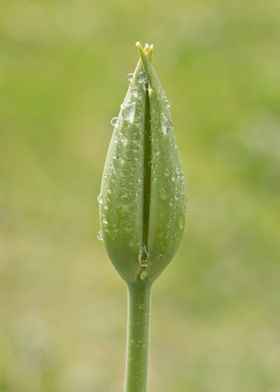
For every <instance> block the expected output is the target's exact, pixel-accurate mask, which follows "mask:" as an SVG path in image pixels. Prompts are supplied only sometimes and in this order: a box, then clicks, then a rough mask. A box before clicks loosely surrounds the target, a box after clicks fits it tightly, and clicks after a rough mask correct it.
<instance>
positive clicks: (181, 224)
mask: <svg viewBox="0 0 280 392" xmlns="http://www.w3.org/2000/svg"><path fill="white" fill-rule="evenodd" d="M178 226H179V229H180V230H183V228H184V220H183V218H182V217H180V219H179V222H178Z"/></svg>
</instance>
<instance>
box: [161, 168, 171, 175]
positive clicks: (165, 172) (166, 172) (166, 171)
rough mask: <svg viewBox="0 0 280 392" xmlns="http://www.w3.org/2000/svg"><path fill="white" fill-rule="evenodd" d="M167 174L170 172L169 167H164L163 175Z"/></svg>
mask: <svg viewBox="0 0 280 392" xmlns="http://www.w3.org/2000/svg"><path fill="white" fill-rule="evenodd" d="M169 174H170V172H169V169H167V168H166V169H165V170H164V172H163V175H164V176H165V177H168V176H169Z"/></svg>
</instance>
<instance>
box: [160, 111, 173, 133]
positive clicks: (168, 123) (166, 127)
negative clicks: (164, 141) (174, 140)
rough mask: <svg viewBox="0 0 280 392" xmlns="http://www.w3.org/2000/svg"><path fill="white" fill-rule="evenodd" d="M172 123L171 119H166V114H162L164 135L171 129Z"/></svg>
mask: <svg viewBox="0 0 280 392" xmlns="http://www.w3.org/2000/svg"><path fill="white" fill-rule="evenodd" d="M171 127H172V123H171V121H170V120H169V118H167V117H166V115H165V114H164V113H161V129H162V133H163V134H164V135H166V134H167V132H168V131H169V130H170V129H171Z"/></svg>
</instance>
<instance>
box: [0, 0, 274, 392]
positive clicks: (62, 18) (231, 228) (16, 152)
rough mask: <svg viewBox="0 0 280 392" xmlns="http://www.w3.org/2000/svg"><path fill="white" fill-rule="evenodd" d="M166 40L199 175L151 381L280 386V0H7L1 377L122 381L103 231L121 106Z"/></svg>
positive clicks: (117, 289) (120, 316)
mask: <svg viewBox="0 0 280 392" xmlns="http://www.w3.org/2000/svg"><path fill="white" fill-rule="evenodd" d="M137 40H140V41H142V42H143V43H144V42H146V41H147V42H152V43H154V45H155V53H154V60H153V61H154V64H155V66H156V68H157V71H158V73H159V75H160V79H161V81H162V84H163V87H164V88H165V90H166V91H167V96H168V98H169V100H170V101H171V103H172V107H171V109H172V117H173V122H174V123H175V128H176V137H177V142H178V145H179V151H180V154H181V158H182V161H183V165H184V171H185V174H186V183H187V187H188V219H187V227H186V231H185V236H184V239H183V243H182V245H181V247H180V249H179V251H178V253H177V255H176V257H175V259H174V260H173V262H172V263H171V264H170V266H169V267H168V269H167V270H166V271H165V272H164V273H163V275H162V276H161V278H160V279H159V280H158V282H157V283H156V284H155V286H154V291H153V314H152V331H151V338H152V344H151V367H150V379H149V391H153V392H156V391H161V392H170V391H172V392H184V391H188V392H237V391H238V392H279V391H280V332H279V331H280V266H279V261H280V254H279V253H280V252H279V249H280V248H279V221H280V213H279V196H280V178H279V162H280V133H279V132H280V51H279V42H280V3H279V1H278V0H266V1H265V2H264V1H261V0H256V1H241V0H235V1H230V0H229V1H223V0H220V1H219V0H216V1H214V0H213V1H211V0H199V1H194V0H187V1H186V0H173V1H172V2H165V1H159V0H151V1H145V0H144V1H136V2H134V1H128V0H119V1H113V0H103V1H97V0H69V1H63V0H60V1H59V0H48V1H47V0H45V1H43V0H36V1H31V0H1V1H0V391H1V392H118V391H121V390H122V382H123V372H124V355H125V346H124V344H125V328H126V289H125V285H124V283H123V282H122V281H121V280H120V278H119V276H118V275H117V273H116V272H115V270H114V269H113V267H112V266H111V264H110V262H109V260H108V257H107V255H106V253H105V250H104V247H103V244H102V242H100V241H98V240H97V239H96V234H97V232H98V229H99V222H98V206H97V201H96V198H97V195H98V193H99V185H100V179H101V175H102V169H103V163H104V159H105V155H106V151H107V147H108V143H109V140H110V137H111V132H112V127H111V125H110V119H111V118H112V117H113V116H114V115H115V114H116V113H117V112H118V110H119V105H120V103H121V101H122V99H123V97H124V94H125V92H126V89H127V84H128V82H127V73H128V72H131V71H133V68H134V66H135V64H136V62H137V51H136V48H135V46H134V43H135V41H137Z"/></svg>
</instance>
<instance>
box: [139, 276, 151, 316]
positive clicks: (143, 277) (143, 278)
mask: <svg viewBox="0 0 280 392" xmlns="http://www.w3.org/2000/svg"><path fill="white" fill-rule="evenodd" d="M148 275H149V274H148V272H147V271H145V270H144V271H141V272H140V279H141V280H145V279H147V277H148ZM139 309H142V308H140V305H139Z"/></svg>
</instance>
